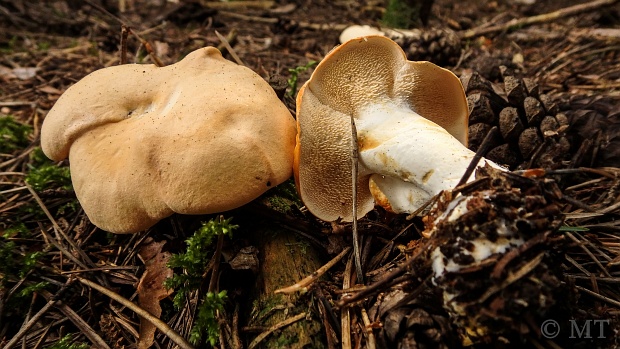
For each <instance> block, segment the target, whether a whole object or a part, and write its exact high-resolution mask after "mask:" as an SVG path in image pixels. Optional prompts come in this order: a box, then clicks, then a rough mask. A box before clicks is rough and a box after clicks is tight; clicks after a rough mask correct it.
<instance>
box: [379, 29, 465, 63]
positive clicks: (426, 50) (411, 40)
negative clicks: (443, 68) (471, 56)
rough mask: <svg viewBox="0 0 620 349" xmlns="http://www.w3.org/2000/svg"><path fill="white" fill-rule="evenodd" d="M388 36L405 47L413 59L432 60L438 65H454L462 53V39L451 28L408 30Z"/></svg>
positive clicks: (410, 58) (408, 57) (408, 56)
mask: <svg viewBox="0 0 620 349" xmlns="http://www.w3.org/2000/svg"><path fill="white" fill-rule="evenodd" d="M397 34H399V33H398V32H396V31H395V32H393V33H392V32H389V33H388V36H389V37H390V38H391V39H392V40H394V41H395V42H396V43H398V44H399V45H400V47H402V48H403V50H404V51H405V52H406V53H407V59H409V60H411V61H430V62H433V63H435V64H438V65H454V64H456V62H457V61H458V59H459V57H460V55H461V40H460V38H459V37H458V35H457V34H456V33H455V32H454V31H452V30H449V29H428V30H424V31H407V32H406V33H405V34H404V35H397Z"/></svg>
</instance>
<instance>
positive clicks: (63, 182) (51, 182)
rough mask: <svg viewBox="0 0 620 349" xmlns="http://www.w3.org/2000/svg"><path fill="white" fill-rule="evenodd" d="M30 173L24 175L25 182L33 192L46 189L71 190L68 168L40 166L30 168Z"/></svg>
mask: <svg viewBox="0 0 620 349" xmlns="http://www.w3.org/2000/svg"><path fill="white" fill-rule="evenodd" d="M30 167H31V169H30V172H28V174H27V175H26V182H27V183H28V184H30V185H31V186H32V188H33V189H34V190H37V191H40V190H43V189H48V188H52V187H53V188H62V189H66V190H71V189H72V188H73V187H72V186H71V173H70V172H69V168H68V167H62V166H56V165H54V164H48V165H42V166H40V167H32V165H31V166H30Z"/></svg>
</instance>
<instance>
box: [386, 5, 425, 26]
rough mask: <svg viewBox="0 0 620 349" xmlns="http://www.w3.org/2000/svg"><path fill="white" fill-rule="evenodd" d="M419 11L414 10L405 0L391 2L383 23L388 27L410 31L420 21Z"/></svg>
mask: <svg viewBox="0 0 620 349" xmlns="http://www.w3.org/2000/svg"><path fill="white" fill-rule="evenodd" d="M419 11H420V9H419V7H418V8H413V7H411V6H410V5H408V4H407V3H406V2H405V1H404V0H389V2H388V5H387V8H386V9H385V12H384V13H383V18H382V19H381V22H382V23H383V25H384V26H386V27H390V28H402V29H409V28H411V26H412V25H413V24H414V23H415V22H417V21H418V18H416V17H418V16H417V14H418V13H419Z"/></svg>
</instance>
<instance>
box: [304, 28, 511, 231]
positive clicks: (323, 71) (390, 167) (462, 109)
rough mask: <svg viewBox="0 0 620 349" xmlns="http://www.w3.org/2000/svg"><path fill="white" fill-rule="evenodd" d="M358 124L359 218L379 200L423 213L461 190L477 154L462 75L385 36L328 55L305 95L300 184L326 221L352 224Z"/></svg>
mask: <svg viewBox="0 0 620 349" xmlns="http://www.w3.org/2000/svg"><path fill="white" fill-rule="evenodd" d="M351 118H353V119H354V122H355V125H356V128H357V144H358V149H359V165H358V166H359V173H358V193H357V195H358V213H359V216H362V215H364V214H366V213H367V212H368V211H370V210H371V209H372V208H373V206H374V204H375V202H376V203H377V204H378V205H380V206H383V207H384V208H386V209H388V210H391V211H393V212H397V213H403V212H407V213H411V212H415V211H416V210H417V209H418V208H419V207H421V206H422V205H423V204H424V203H425V202H426V201H427V200H429V199H430V198H431V197H433V196H434V195H435V194H437V193H439V192H440V191H441V190H444V189H451V188H452V187H454V186H455V185H456V184H457V183H458V182H459V180H460V179H461V177H462V176H463V174H464V173H465V170H466V169H467V167H468V165H469V164H470V162H471V160H472V158H473V157H474V155H475V154H474V153H473V152H472V151H471V150H469V149H467V147H466V146H465V145H466V144H467V123H468V108H467V101H466V99H465V93H464V92H463V87H462V86H461V83H460V81H459V79H458V78H457V77H456V76H455V75H454V74H452V73H451V72H450V71H448V70H446V69H443V68H440V67H438V66H436V65H434V64H432V63H429V62H409V61H407V59H406V58H405V54H404V52H403V51H402V49H401V48H400V47H399V46H398V45H397V44H396V43H394V42H393V41H392V40H390V39H388V38H385V37H382V36H368V37H362V38H357V39H353V40H350V41H348V42H346V43H344V44H343V45H341V46H339V47H337V48H335V49H334V50H332V51H331V52H330V53H329V54H328V55H327V56H326V57H325V59H324V60H323V61H322V62H321V63H320V64H319V65H318V66H317V67H316V70H315V71H314V73H313V74H312V77H311V78H310V80H309V81H308V82H307V83H306V84H305V85H304V86H303V87H302V89H301V90H300V91H299V94H298V96H297V123H298V134H297V146H296V148H295V169H294V173H295V179H296V183H297V187H298V190H299V193H300V195H301V199H302V200H303V201H304V203H305V204H306V206H307V208H308V209H309V210H310V212H312V213H313V214H314V215H316V216H317V217H319V218H321V219H323V220H326V221H335V220H338V219H342V220H344V221H350V220H351V219H352V209H351V205H352V190H351V180H350V178H351V171H352V170H351V167H352V166H351V155H352V147H353V146H352V144H351V143H352V142H351V133H352V132H351V130H352V128H351ZM486 163H490V162H489V161H488V160H485V159H483V160H482V161H480V163H479V164H480V165H481V166H482V165H485V164H486ZM490 164H491V166H494V167H498V168H499V166H497V165H495V164H492V163H490ZM473 175H475V172H474V174H472V178H473Z"/></svg>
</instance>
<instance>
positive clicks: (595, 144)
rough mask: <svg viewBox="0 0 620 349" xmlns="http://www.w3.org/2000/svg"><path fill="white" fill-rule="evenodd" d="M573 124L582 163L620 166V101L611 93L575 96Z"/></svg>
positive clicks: (575, 151)
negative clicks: (602, 95)
mask: <svg viewBox="0 0 620 349" xmlns="http://www.w3.org/2000/svg"><path fill="white" fill-rule="evenodd" d="M566 115H568V119H569V123H570V127H569V129H568V131H567V133H568V135H569V136H570V138H571V143H572V144H574V145H575V147H574V149H573V151H572V152H571V153H573V154H576V159H575V163H576V164H577V165H578V166H589V167H605V166H608V167H620V103H619V102H618V100H617V99H612V98H610V97H600V96H596V97H591V96H573V97H572V98H571V99H570V101H569V110H568V111H566Z"/></svg>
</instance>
